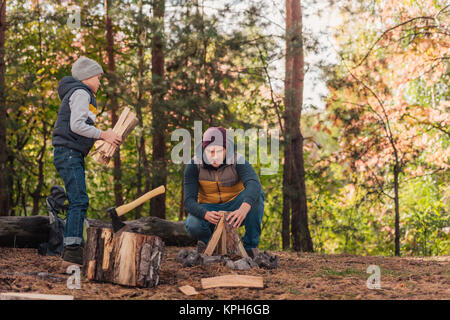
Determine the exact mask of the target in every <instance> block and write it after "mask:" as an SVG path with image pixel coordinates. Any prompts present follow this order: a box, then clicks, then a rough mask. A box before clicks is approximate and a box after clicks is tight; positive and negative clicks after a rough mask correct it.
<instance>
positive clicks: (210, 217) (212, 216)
mask: <svg viewBox="0 0 450 320" xmlns="http://www.w3.org/2000/svg"><path fill="white" fill-rule="evenodd" d="M221 217H222V215H221V214H220V213H218V212H217V211H206V214H205V220H206V221H208V222H211V223H212V224H217V223H218V222H219V220H220V218H221Z"/></svg>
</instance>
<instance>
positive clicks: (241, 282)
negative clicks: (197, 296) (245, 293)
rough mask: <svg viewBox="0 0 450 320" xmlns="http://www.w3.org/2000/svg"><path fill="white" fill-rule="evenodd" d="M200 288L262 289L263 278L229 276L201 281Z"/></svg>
mask: <svg viewBox="0 0 450 320" xmlns="http://www.w3.org/2000/svg"><path fill="white" fill-rule="evenodd" d="M201 283H202V288H203V289H209V288H217V287H248V288H264V283H263V278H262V277H256V276H246V275H237V274H230V275H225V276H219V277H212V278H203V279H201Z"/></svg>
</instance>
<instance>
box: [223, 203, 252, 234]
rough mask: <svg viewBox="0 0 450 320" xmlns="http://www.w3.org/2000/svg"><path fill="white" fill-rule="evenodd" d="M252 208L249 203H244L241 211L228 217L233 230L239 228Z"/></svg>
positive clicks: (238, 210)
mask: <svg viewBox="0 0 450 320" xmlns="http://www.w3.org/2000/svg"><path fill="white" fill-rule="evenodd" d="M251 208H252V206H251V205H249V204H248V203H247V202H243V203H242V204H241V207H240V208H239V209H237V210H236V211H233V212H232V213H230V214H229V215H228V217H227V221H228V223H229V224H231V225H232V226H233V228H239V227H240V226H241V224H242V222H243V221H244V219H245V217H246V216H247V213H248V212H249V211H250V209H251Z"/></svg>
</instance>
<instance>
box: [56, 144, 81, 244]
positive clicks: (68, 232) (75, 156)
mask: <svg viewBox="0 0 450 320" xmlns="http://www.w3.org/2000/svg"><path fill="white" fill-rule="evenodd" d="M53 164H54V165H55V167H56V170H57V171H58V172H59V174H60V175H61V178H62V179H63V180H64V187H65V189H66V193H67V198H68V199H69V209H68V210H67V219H66V227H65V230H64V246H67V245H77V244H83V222H84V217H85V215H86V211H87V209H88V207H89V197H88V195H87V193H86V181H85V175H84V170H85V165H84V157H83V155H82V154H81V153H80V152H78V151H76V150H72V149H69V148H66V147H62V146H56V147H55V150H54V152H53Z"/></svg>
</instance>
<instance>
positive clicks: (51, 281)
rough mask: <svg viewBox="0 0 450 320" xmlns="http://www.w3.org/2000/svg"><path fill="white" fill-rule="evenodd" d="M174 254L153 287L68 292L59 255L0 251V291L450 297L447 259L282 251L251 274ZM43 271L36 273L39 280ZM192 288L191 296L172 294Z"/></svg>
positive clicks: (107, 295) (84, 286) (90, 285)
mask: <svg viewBox="0 0 450 320" xmlns="http://www.w3.org/2000/svg"><path fill="white" fill-rule="evenodd" d="M180 249H181V248H177V247H166V250H165V255H164V258H163V263H162V267H161V273H160V281H159V285H158V286H157V288H151V289H142V288H129V287H124V286H120V285H114V284H108V283H96V282H89V281H87V280H86V279H85V278H84V277H83V276H82V278H81V289H68V288H67V280H66V279H67V278H69V275H68V274H66V269H67V267H68V265H70V264H67V263H66V262H63V261H62V259H61V258H60V257H50V256H45V257H43V256H40V255H38V253H37V250H36V249H17V248H16V249H13V248H0V292H30V293H31V292H33V293H44V294H64V295H73V296H74V298H75V299H102V300H110V299H120V300H127V299H150V300H153V299H224V300H228V299H244V300H259V299H269V300H276V299H450V256H440V257H381V256H356V255H349V254H336V255H325V254H316V253H300V254H297V253H295V252H290V251H284V252H270V253H271V254H275V255H278V256H279V257H280V267H279V268H278V269H275V270H265V269H260V268H253V269H252V270H249V271H233V270H230V269H228V268H227V267H226V266H223V265H220V264H213V265H211V266H195V267H189V268H182V267H181V265H180V264H179V263H178V262H176V255H177V253H178V251H179V250H180ZM369 265H377V266H379V267H380V271H381V289H378V290H377V289H368V288H367V285H366V281H367V279H368V277H369V276H370V274H368V273H367V272H366V271H367V268H368V267H369ZM42 273H43V274H42ZM233 273H234V274H245V275H254V276H262V277H263V279H264V288H263V289H251V288H212V289H206V290H203V289H202V288H201V284H200V279H201V278H207V277H214V276H219V275H224V274H233ZM183 285H191V286H193V287H194V288H196V290H197V291H198V292H199V294H198V295H194V296H186V295H184V294H183V293H181V291H180V290H179V289H178V288H179V287H180V286H183Z"/></svg>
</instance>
